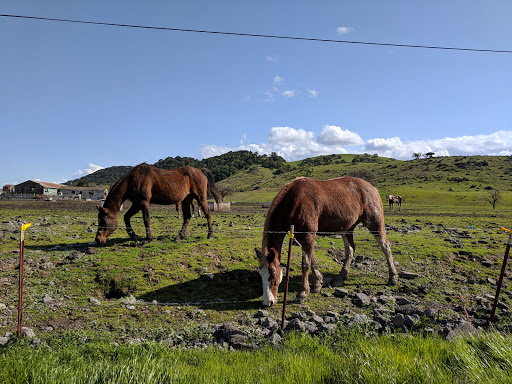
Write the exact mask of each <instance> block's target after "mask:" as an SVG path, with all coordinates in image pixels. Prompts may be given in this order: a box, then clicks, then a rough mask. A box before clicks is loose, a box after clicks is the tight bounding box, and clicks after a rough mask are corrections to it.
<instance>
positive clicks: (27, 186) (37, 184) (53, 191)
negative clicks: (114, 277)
mask: <svg viewBox="0 0 512 384" xmlns="http://www.w3.org/2000/svg"><path fill="white" fill-rule="evenodd" d="M64 187H65V185H62V184H55V183H46V182H44V181H38V180H28V181H25V182H24V183H21V184H17V185H16V186H15V187H14V190H15V193H16V194H17V195H28V194H31V195H34V196H35V195H42V196H43V195H45V196H57V195H58V193H59V189H60V188H64Z"/></svg>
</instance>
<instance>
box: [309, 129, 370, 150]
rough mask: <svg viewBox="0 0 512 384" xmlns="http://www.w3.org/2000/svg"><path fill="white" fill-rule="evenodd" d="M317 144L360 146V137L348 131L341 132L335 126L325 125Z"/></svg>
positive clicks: (341, 130)
mask: <svg viewBox="0 0 512 384" xmlns="http://www.w3.org/2000/svg"><path fill="white" fill-rule="evenodd" d="M318 142H319V143H321V144H325V145H361V144H363V143H364V141H363V139H361V136H359V135H358V134H357V133H355V132H351V131H349V130H348V129H347V130H343V129H341V128H340V127H337V126H335V125H326V126H325V127H324V129H323V130H322V133H320V136H318Z"/></svg>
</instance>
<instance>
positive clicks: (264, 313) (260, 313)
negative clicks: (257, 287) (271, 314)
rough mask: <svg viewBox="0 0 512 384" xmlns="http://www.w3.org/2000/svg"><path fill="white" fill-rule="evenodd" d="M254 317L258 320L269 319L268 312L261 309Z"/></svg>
mask: <svg viewBox="0 0 512 384" xmlns="http://www.w3.org/2000/svg"><path fill="white" fill-rule="evenodd" d="M254 317H255V318H257V319H259V318H262V317H268V312H267V311H264V310H262V309H260V310H259V311H258V312H256V313H255V314H254Z"/></svg>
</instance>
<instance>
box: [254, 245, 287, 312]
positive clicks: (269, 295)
mask: <svg viewBox="0 0 512 384" xmlns="http://www.w3.org/2000/svg"><path fill="white" fill-rule="evenodd" d="M256 256H257V257H258V260H259V261H260V267H259V268H258V272H259V273H260V275H261V280H262V282H263V301H262V304H263V305H264V306H267V307H268V306H271V305H274V304H275V303H277V290H278V288H279V284H280V283H281V280H282V279H283V269H282V268H281V263H280V261H279V254H278V252H277V251H276V250H275V249H274V248H270V250H268V251H267V252H266V254H265V252H264V251H260V250H259V249H256Z"/></svg>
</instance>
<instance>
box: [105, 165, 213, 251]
mask: <svg viewBox="0 0 512 384" xmlns="http://www.w3.org/2000/svg"><path fill="white" fill-rule="evenodd" d="M208 191H210V192H211V193H212V194H213V196H214V197H215V201H217V202H220V201H222V197H221V195H220V194H219V192H218V191H217V188H216V186H215V180H214V178H213V175H212V173H211V172H210V171H209V170H207V169H197V168H192V167H182V168H177V169H170V170H167V169H160V168H157V167H154V166H152V165H149V164H145V163H143V164H139V165H137V166H136V167H134V168H133V169H132V170H131V171H130V172H128V173H127V174H126V175H124V176H123V177H121V178H120V179H119V180H118V181H117V182H116V184H115V185H114V186H113V187H112V190H111V191H110V193H109V194H108V196H107V198H106V199H105V203H104V204H103V207H98V210H99V213H98V232H97V233H96V242H97V243H105V241H106V240H107V237H108V236H109V235H110V234H111V233H112V232H114V231H115V230H116V228H117V215H118V213H119V211H120V209H121V204H122V203H123V202H124V201H125V200H130V201H131V202H132V206H131V207H130V209H129V210H128V212H126V214H125V215H124V222H125V225H126V231H127V232H128V235H129V236H130V238H131V239H132V240H135V239H136V238H137V236H136V235H135V232H134V231H133V229H132V227H131V224H130V218H131V217H132V216H133V215H135V214H136V213H137V212H139V211H142V217H143V219H144V226H145V227H146V241H148V242H149V241H151V240H152V239H153V236H152V235H151V219H150V215H149V212H150V206H151V204H164V205H167V204H178V203H181V206H182V210H183V226H182V227H181V230H180V232H179V233H178V235H177V236H176V239H175V241H179V240H181V239H182V238H183V237H184V236H185V231H186V229H187V226H188V223H189V221H190V218H191V216H192V214H191V212H190V205H191V203H192V201H193V200H194V199H196V200H197V201H198V203H199V206H200V207H201V208H202V210H203V212H204V213H205V216H206V219H207V221H208V238H209V239H210V238H212V237H213V228H212V219H211V215H210V208H209V207H208V204H207V202H206V196H207V192H208Z"/></svg>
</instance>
